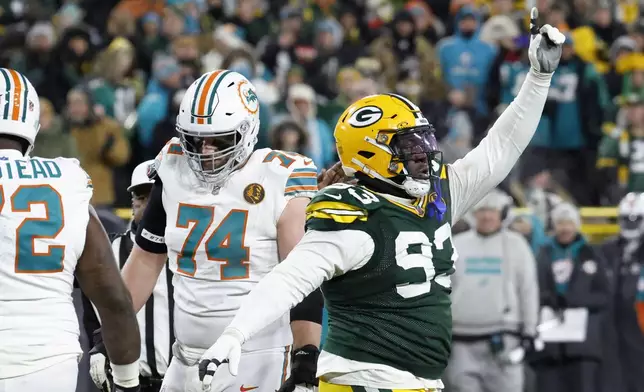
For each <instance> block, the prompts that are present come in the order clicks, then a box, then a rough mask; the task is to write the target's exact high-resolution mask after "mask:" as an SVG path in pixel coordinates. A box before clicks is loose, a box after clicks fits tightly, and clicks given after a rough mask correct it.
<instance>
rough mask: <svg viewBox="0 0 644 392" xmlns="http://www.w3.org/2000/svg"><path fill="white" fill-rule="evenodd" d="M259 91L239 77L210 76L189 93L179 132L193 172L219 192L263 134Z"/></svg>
mask: <svg viewBox="0 0 644 392" xmlns="http://www.w3.org/2000/svg"><path fill="white" fill-rule="evenodd" d="M255 91H256V90H255V87H254V86H253V85H252V84H251V82H250V81H248V79H246V78H245V77H244V76H242V75H241V74H239V73H237V72H233V71H228V70H217V71H213V72H208V73H206V74H204V75H203V76H201V77H200V78H199V79H197V80H196V81H195V82H194V83H192V85H191V86H190V87H189V88H188V90H187V91H186V93H185V95H184V96H183V100H182V101H181V106H180V109H179V114H178V115H177V124H176V129H177V132H178V133H179V137H180V139H181V147H182V148H183V152H184V154H185V155H186V157H187V158H188V162H189V165H190V168H191V169H192V170H193V172H194V173H195V175H196V176H197V178H199V179H200V180H201V181H203V182H205V183H207V184H210V185H212V186H214V187H215V188H218V187H221V186H222V185H223V184H224V182H225V181H226V179H227V178H228V177H229V176H230V173H232V172H233V171H235V170H236V169H238V168H239V167H240V166H241V165H243V164H244V163H245V162H246V160H247V159H248V157H249V156H250V155H251V153H252V152H253V148H254V147H255V144H256V143H257V134H258V132H259V100H258V98H257V94H256V93H255Z"/></svg>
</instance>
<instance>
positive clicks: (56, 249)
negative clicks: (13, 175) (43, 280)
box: [0, 185, 65, 274]
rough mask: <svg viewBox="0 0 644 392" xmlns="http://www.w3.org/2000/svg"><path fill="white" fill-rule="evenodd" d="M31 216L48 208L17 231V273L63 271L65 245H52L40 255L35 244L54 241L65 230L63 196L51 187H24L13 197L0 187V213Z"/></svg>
mask: <svg viewBox="0 0 644 392" xmlns="http://www.w3.org/2000/svg"><path fill="white" fill-rule="evenodd" d="M5 204H6V209H7V211H5V212H4V214H5V215H8V213H10V212H11V213H24V212H27V213H28V212H31V211H32V208H33V206H34V205H37V204H41V205H42V206H44V208H45V216H44V217H41V218H24V219H23V220H22V222H21V223H20V225H19V226H18V227H17V228H16V249H15V252H16V258H15V271H16V273H19V274H20V273H32V274H34V273H35V274H46V273H54V272H60V271H62V270H63V268H64V266H63V260H64V258H65V245H62V244H61V245H49V246H47V251H46V252H36V249H35V241H36V240H37V239H41V240H51V239H54V238H56V237H57V236H58V234H59V233H60V232H61V231H62V230H63V227H64V226H65V219H64V212H63V202H62V199H61V197H60V193H58V191H56V190H55V189H54V188H52V187H51V186H50V185H22V186H20V187H18V189H16V191H15V192H13V194H12V195H11V196H9V197H7V195H5V192H4V189H3V187H2V185H0V212H2V211H3V209H4V208H5Z"/></svg>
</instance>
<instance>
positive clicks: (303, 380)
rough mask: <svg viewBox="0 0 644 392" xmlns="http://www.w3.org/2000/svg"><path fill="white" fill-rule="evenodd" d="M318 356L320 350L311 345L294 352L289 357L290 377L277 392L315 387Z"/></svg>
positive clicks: (291, 391) (289, 391)
mask: <svg viewBox="0 0 644 392" xmlns="http://www.w3.org/2000/svg"><path fill="white" fill-rule="evenodd" d="M318 356H320V350H318V348H317V347H315V346H314V345H312V344H307V345H306V346H304V347H301V348H298V349H297V350H295V351H294V352H293V354H292V355H291V376H290V377H289V378H288V379H287V380H286V381H285V382H284V384H283V385H282V387H281V388H280V389H279V390H278V391H277V392H293V390H294V389H295V386H296V385H305V386H310V387H312V386H316V387H317V386H318V379H317V377H315V373H316V372H317V370H318Z"/></svg>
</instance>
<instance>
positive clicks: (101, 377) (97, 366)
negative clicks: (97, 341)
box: [89, 353, 110, 392]
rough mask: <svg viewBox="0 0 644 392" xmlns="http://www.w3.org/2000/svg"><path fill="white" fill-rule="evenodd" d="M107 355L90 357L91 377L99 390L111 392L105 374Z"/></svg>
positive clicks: (95, 354) (94, 354) (97, 354)
mask: <svg viewBox="0 0 644 392" xmlns="http://www.w3.org/2000/svg"><path fill="white" fill-rule="evenodd" d="M105 361H107V358H105V355H103V354H101V353H93V354H92V355H90V357H89V375H90V377H91V378H92V381H93V382H94V385H96V388H98V389H99V390H101V391H104V392H110V383H109V382H108V381H107V374H106V372H105Z"/></svg>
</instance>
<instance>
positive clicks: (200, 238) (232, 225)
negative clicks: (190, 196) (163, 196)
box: [177, 204, 250, 280]
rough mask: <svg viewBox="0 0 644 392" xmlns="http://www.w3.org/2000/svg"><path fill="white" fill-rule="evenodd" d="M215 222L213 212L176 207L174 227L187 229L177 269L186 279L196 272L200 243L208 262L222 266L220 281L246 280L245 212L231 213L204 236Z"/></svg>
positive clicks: (205, 208) (234, 211)
mask: <svg viewBox="0 0 644 392" xmlns="http://www.w3.org/2000/svg"><path fill="white" fill-rule="evenodd" d="M214 218H215V208H214V207H207V206H197V205H192V204H179V211H178V212H177V227H180V228H183V229H188V228H190V224H191V223H192V228H191V229H190V231H189V232H188V236H187V237H186V239H185V241H184V243H183V246H182V247H181V252H180V253H179V255H178V257H177V265H178V267H177V269H178V271H179V272H181V273H184V274H186V275H190V276H194V275H195V273H196V272H197V261H196V258H195V256H196V254H197V249H198V248H199V247H200V246H201V244H202V243H204V240H205V248H206V257H207V258H208V260H209V261H213V262H217V261H218V262H222V264H221V266H220V272H221V277H220V279H221V280H237V279H247V278H249V276H250V249H249V248H248V247H247V246H245V245H244V237H245V234H246V225H247V222H248V211H245V210H231V211H230V212H229V213H228V214H227V215H226V216H225V217H224V219H222V220H221V222H219V224H218V225H217V227H215V229H214V230H213V232H212V234H210V236H209V237H208V238H207V239H205V238H204V237H205V236H206V232H207V231H208V229H209V228H210V226H211V225H212V223H213V220H214Z"/></svg>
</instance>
